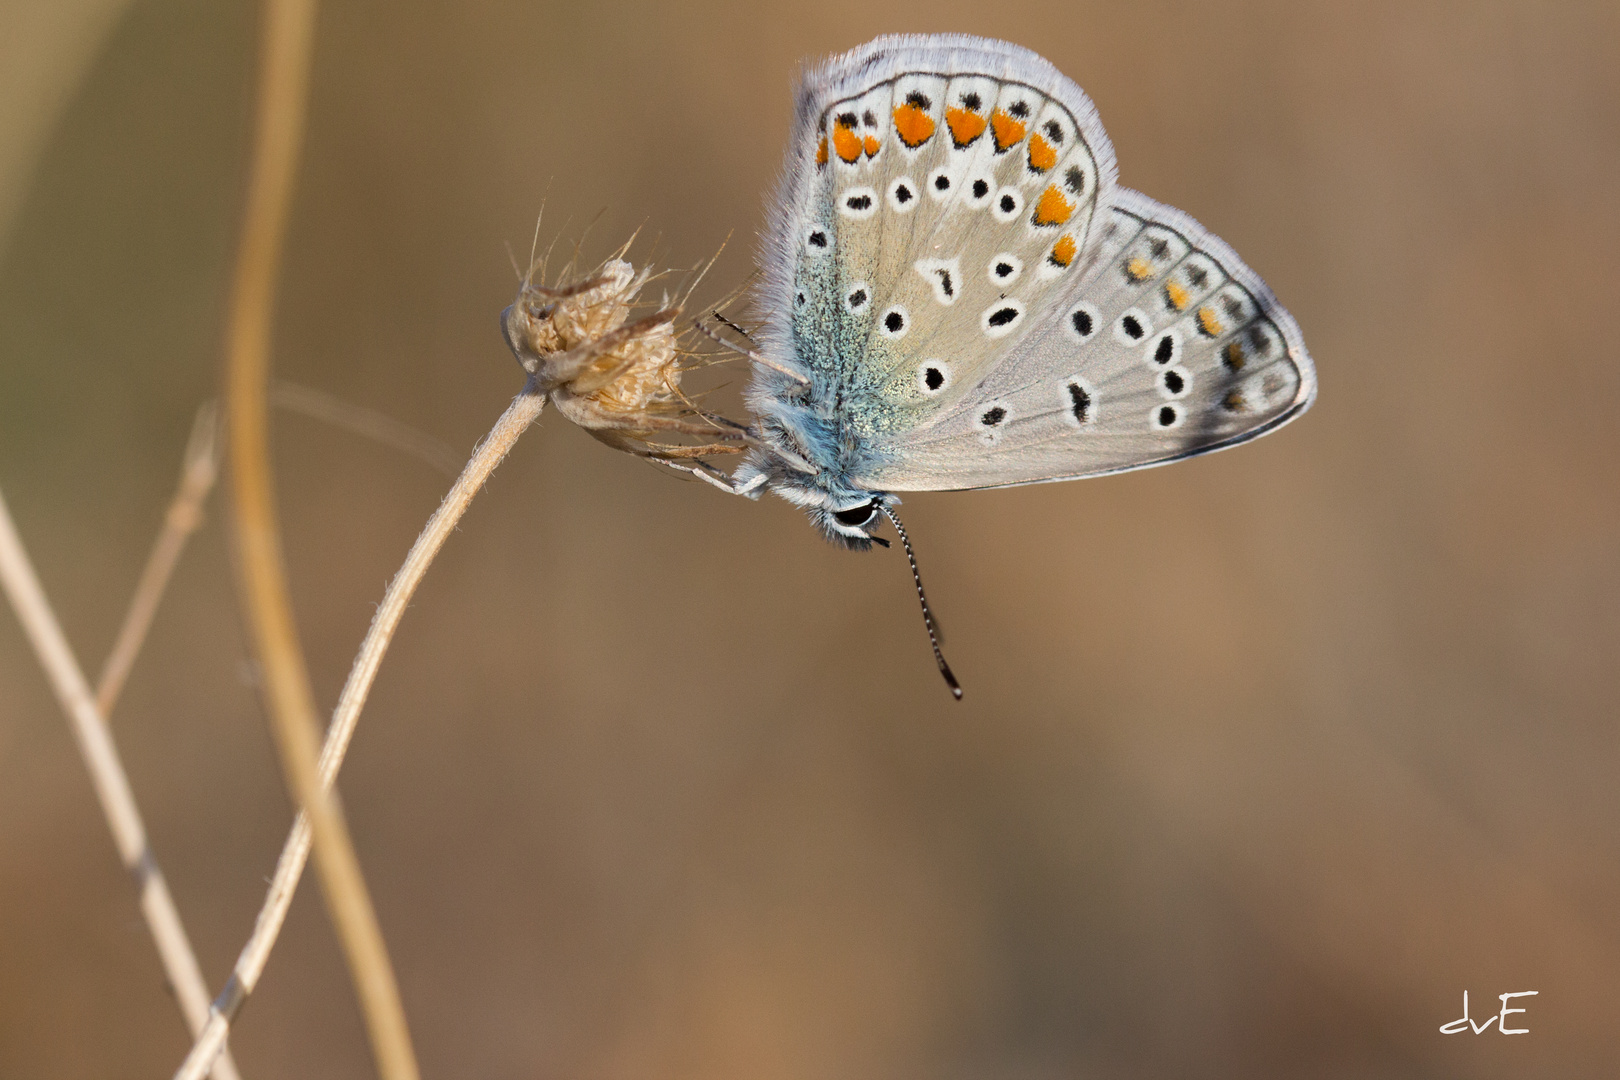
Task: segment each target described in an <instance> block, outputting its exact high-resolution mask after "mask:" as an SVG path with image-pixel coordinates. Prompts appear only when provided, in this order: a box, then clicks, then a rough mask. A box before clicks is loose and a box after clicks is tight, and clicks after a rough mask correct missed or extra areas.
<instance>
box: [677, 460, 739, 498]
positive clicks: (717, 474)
mask: <svg viewBox="0 0 1620 1080" xmlns="http://www.w3.org/2000/svg"><path fill="white" fill-rule="evenodd" d="M650 460H653V461H657V462H658V463H659V464H660V465H667V466H668V467H670V468H671V469H675V470H677V471H679V472H684V473H691V474H692V475H693V476H695V477H697V478H698V479H699V480H706V481H708V482H709V483H711V484H713V485H714V486H715V487H717V488H719V489H720V490H721V491H724V492H727V493H729V494H731V495H743V496H747V497H750V498H757V496H756V495H755V493H756V492H757V491H758V490H759V489H760V488H761V487H762V486H764V484H765V475H764V474H763V473H760V474H758V475H756V476H754V477H753V478H752V479H750V480H748V481H746V482H744V483H738V482H737V481H735V480H733V479H732V478H731V477H729V476H727V475H726V474H725V473H723V472H721V471H720V470H719V469H716V468H715V467H714V466H713V465H710V464H709V463H708V462H706V461H694V462H692V463H691V464H689V465H688V464H684V463H682V462H678V461H669V460H666V459H662V458H652V459H650Z"/></svg>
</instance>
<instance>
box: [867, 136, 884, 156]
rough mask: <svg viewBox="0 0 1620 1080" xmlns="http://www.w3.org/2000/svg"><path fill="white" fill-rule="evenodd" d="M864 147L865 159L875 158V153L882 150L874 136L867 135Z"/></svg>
mask: <svg viewBox="0 0 1620 1080" xmlns="http://www.w3.org/2000/svg"><path fill="white" fill-rule="evenodd" d="M865 145H866V156H867V157H877V152H878V151H879V150H881V149H883V144H882V143H881V142H878V138H877V136H876V135H868V136H867V137H866V139H865Z"/></svg>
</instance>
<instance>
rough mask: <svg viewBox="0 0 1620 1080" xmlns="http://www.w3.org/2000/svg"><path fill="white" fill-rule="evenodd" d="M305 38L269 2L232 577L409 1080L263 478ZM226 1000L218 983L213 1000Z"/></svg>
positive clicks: (400, 1073) (376, 1022)
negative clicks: (330, 784) (328, 765)
mask: <svg viewBox="0 0 1620 1080" xmlns="http://www.w3.org/2000/svg"><path fill="white" fill-rule="evenodd" d="M314 32H315V3H314V0H267V3H266V5H265V9H264V23H263V29H262V33H263V39H262V50H263V51H262V55H261V61H260V70H259V89H258V98H257V117H256V122H255V125H254V148H253V159H252V167H251V171H250V173H249V177H248V189H247V200H246V206H245V208H244V210H243V218H242V235H241V240H240V247H239V248H238V250H237V258H236V270H235V276H234V279H233V282H232V289H231V301H230V308H229V313H228V317H227V323H226V364H227V373H226V376H227V377H226V383H227V395H226V397H227V409H228V414H229V426H230V434H231V479H232V496H233V498H232V504H233V509H234V517H235V524H236V529H235V541H236V554H237V572H238V580H239V584H240V590H241V596H242V606H243V611H244V615H245V617H246V619H247V622H248V624H249V627H250V631H251V636H252V640H253V643H254V646H255V651H256V652H257V654H258V659H259V662H260V665H261V667H262V669H263V673H264V679H263V689H264V696H265V706H266V711H267V712H268V713H269V717H270V721H271V731H272V733H273V734H274V736H275V742H276V748H277V750H278V752H279V753H280V757H281V764H282V771H283V773H284V775H285V777H286V781H287V786H288V787H289V788H290V789H291V794H292V797H293V801H294V803H295V804H296V805H297V806H298V807H300V808H301V812H302V813H303V814H304V815H306V816H307V820H308V821H309V822H310V823H311V824H312V827H313V834H314V840H315V855H316V863H317V865H318V866H319V868H320V877H321V885H322V892H323V894H324V896H325V898H326V906H327V911H328V913H329V915H330V917H331V919H332V923H333V927H334V929H335V930H336V931H337V936H338V940H339V942H340V943H341V945H342V947H343V953H344V957H345V959H346V960H347V961H348V966H349V974H350V978H351V979H352V980H353V981H354V984H355V990H356V992H357V995H358V997H359V1000H360V1010H361V1014H362V1015H363V1016H364V1018H365V1024H366V1032H367V1034H368V1036H369V1037H370V1040H371V1049H372V1055H373V1057H374V1058H375V1060H376V1063H377V1070H378V1073H379V1074H380V1075H381V1076H382V1077H383V1080H417V1077H418V1075H419V1073H418V1070H417V1065H416V1054H415V1051H414V1049H413V1048H412V1046H411V1040H410V1032H409V1030H408V1028H407V1027H406V1024H405V1012H404V1008H403V1006H402V1005H401V1003H400V998H399V988H398V986H397V985H396V983H395V981H394V972H393V966H392V964H391V963H390V962H389V959H388V951H387V948H386V947H385V946H384V944H383V938H382V932H381V930H380V929H379V927H378V925H377V917H376V912H375V910H374V909H373V907H372V904H371V897H370V895H369V894H368V892H367V890H366V886H365V879H364V878H363V877H362V876H361V872H360V863H359V860H358V859H357V858H356V856H355V853H354V845H353V843H352V841H351V840H350V838H349V833H348V828H347V826H346V824H345V823H344V820H343V817H342V814H341V813H340V811H339V810H338V807H337V803H336V800H335V799H333V798H332V797H331V796H330V795H329V794H328V793H327V791H326V787H325V786H324V785H323V784H322V783H321V782H320V780H319V771H318V768H317V765H316V751H317V744H318V742H319V738H320V735H319V722H318V721H317V719H316V712H315V703H314V696H313V694H312V692H311V690H310V686H309V675H308V672H307V670H306V668H305V666H304V658H303V653H302V650H301V648H300V646H299V642H298V634H297V628H296V625H295V623H294V621H293V616H292V608H291V603H290V601H289V599H288V593H287V583H286V572H285V568H284V566H283V563H282V557H281V543H280V534H279V526H278V523H277V520H276V513H275V502H274V488H273V481H272V479H271V471H270V459H269V433H268V425H269V418H268V404H269V402H268V396H269V382H270V331H271V324H272V316H273V313H274V310H275V294H276V281H277V277H278V275H279V273H280V265H281V249H282V244H283V241H284V238H285V236H286V226H287V219H288V215H289V212H290V207H291V203H292V192H293V182H294V178H295V176H296V173H297V166H298V157H299V150H300V147H301V144H302V141H303V126H304V117H305V104H306V99H307V97H308V92H309V64H310V55H311V52H312V48H313V41H314ZM232 993H233V992H232V990H231V988H230V986H229V985H228V986H227V989H226V992H225V994H226V995H227V996H229V995H231V994H232ZM218 1004H219V1003H217V1002H216V1007H217V1006H218ZM238 1007H240V1001H227V1002H226V1011H228V1012H234V1010H235V1008H238ZM209 1060H210V1061H211V1060H212V1055H210V1056H209ZM202 1071H206V1069H204V1070H199V1072H198V1075H200V1074H201V1072H202Z"/></svg>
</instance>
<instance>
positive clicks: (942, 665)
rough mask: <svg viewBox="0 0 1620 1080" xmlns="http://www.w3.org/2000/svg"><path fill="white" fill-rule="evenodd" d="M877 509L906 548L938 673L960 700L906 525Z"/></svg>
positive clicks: (888, 511) (883, 508)
mask: <svg viewBox="0 0 1620 1080" xmlns="http://www.w3.org/2000/svg"><path fill="white" fill-rule="evenodd" d="M878 509H879V510H881V511H883V516H884V517H886V518H888V519H889V522H890V524H892V525H893V526H894V531H895V532H897V533H899V534H900V546H901V547H903V548H905V549H906V561H907V562H909V563H910V564H911V580H912V581H915V582H916V583H917V602H918V603H919V604H921V605H922V613H923V626H924V627H926V628H927V630H928V644H930V645H932V646H933V647H934V659H935V660H937V661H938V662H939V673H940V674H941V675H943V676H945V685H946V686H949V687H950V688H951V695H952V696H953V697H955V698H956V700H957V701H961V700H962V684H961V683H959V682H957V681H956V676H955V675H953V674H951V665H949V664H947V663H946V662H945V654H944V653H942V652H940V651H939V630H938V628H937V627H936V626H935V625H934V613H933V612H931V611H929V610H928V596H927V594H926V593H924V592H923V586H922V575H921V574H919V573H918V572H917V556H916V553H915V552H913V551H912V550H911V538H910V537H908V536H906V527H905V526H904V525H902V524H900V519H899V517H897V516H896V515H895V512H894V511H893V510H891V509H890V508H889V507H888V506H887V505H886V504H884V503H878Z"/></svg>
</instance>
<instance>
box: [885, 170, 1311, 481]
mask: <svg viewBox="0 0 1620 1080" xmlns="http://www.w3.org/2000/svg"><path fill="white" fill-rule="evenodd" d="M1082 261H1083V265H1082V266H1081V270H1082V272H1083V274H1084V277H1083V279H1082V280H1080V281H1079V282H1078V283H1077V287H1075V288H1073V289H1069V290H1065V291H1063V292H1062V293H1057V292H1054V293H1052V294H1050V298H1051V301H1052V302H1051V303H1049V304H1048V305H1047V306H1046V307H1045V308H1043V309H1042V310H1041V311H1039V312H1038V313H1034V315H1033V317H1032V318H1031V322H1032V325H1031V328H1030V330H1029V332H1028V333H1027V334H1026V335H1025V337H1024V338H1023V339H1022V340H1021V341H1020V342H1019V344H1018V347H1017V348H1016V349H1015V350H1013V351H1012V352H1010V353H1009V354H1007V355H1006V356H1005V357H1003V358H1002V359H1001V362H1000V363H999V364H997V365H996V366H995V367H994V368H993V369H992V370H990V371H988V372H986V373H984V375H983V377H982V378H981V379H980V380H979V381H978V382H977V383H975V384H974V386H973V387H972V388H971V390H970V391H969V392H967V393H965V394H963V395H962V396H960V397H959V398H958V399H957V400H956V401H955V402H954V403H953V404H952V406H951V408H949V409H948V410H945V411H942V412H941V413H939V414H938V415H937V416H936V417H935V418H933V420H932V421H931V422H929V423H926V424H923V425H919V426H918V427H916V428H913V429H911V430H909V431H906V432H902V433H899V434H898V436H897V437H895V438H894V439H892V440H890V441H886V442H883V443H880V444H877V445H875V446H874V447H873V453H871V454H870V455H868V458H867V460H868V462H869V465H868V467H867V468H866V469H865V470H864V471H863V472H862V473H860V474H859V475H858V476H857V477H856V479H857V481H858V482H859V483H861V484H863V485H866V486H869V487H871V488H873V489H877V490H898V491H906V490H913V491H914V490H943V489H956V488H979V487H998V486H1005V485H1011V484H1027V483H1037V482H1040V481H1044V480H1062V479H1072V478H1077V477H1082V476H1095V475H1100V474H1103V473H1110V472H1119V471H1123V470H1126V469H1134V468H1142V467H1145V466H1149V465H1158V464H1164V463H1166V462H1170V461H1174V460H1178V459H1180V458H1184V457H1190V456H1192V455H1195V454H1201V453H1206V452H1208V451H1211V450H1218V449H1222V448H1224V447H1227V446H1232V445H1235V444H1237V443H1240V442H1244V441H1247V440H1248V439H1251V438H1254V437H1256V436H1258V435H1261V434H1264V433H1265V432H1267V431H1271V430H1273V429H1275V428H1277V427H1279V426H1280V425H1282V424H1284V423H1286V422H1287V421H1289V420H1291V419H1292V418H1293V417H1294V416H1296V415H1298V414H1299V413H1300V412H1302V411H1304V409H1305V408H1306V407H1307V406H1308V405H1309V404H1310V401H1311V399H1312V398H1313V397H1314V395H1315V390H1316V379H1315V373H1314V370H1313V368H1312V366H1311V361H1310V358H1309V356H1308V355H1307V353H1306V351H1305V346H1304V342H1303V339H1302V338H1301V336H1300V333H1299V329H1298V327H1297V325H1296V324H1295V323H1294V320H1293V319H1292V318H1291V317H1290V316H1289V314H1288V312H1287V311H1285V310H1284V309H1283V308H1282V307H1281V306H1280V305H1279V304H1278V303H1277V302H1276V300H1275V298H1274V297H1273V296H1272V295H1271V292H1270V290H1269V289H1267V288H1266V286H1265V284H1264V282H1262V281H1261V280H1260V278H1259V277H1258V275H1256V274H1255V273H1254V272H1253V271H1252V270H1250V269H1249V268H1248V267H1247V266H1245V265H1244V264H1243V262H1242V261H1241V260H1240V259H1239V258H1238V257H1237V255H1236V254H1235V253H1234V252H1233V251H1232V250H1231V248H1229V247H1228V246H1227V245H1226V244H1224V243H1222V242H1221V241H1220V240H1219V239H1218V238H1217V237H1215V236H1213V235H1211V234H1210V233H1208V232H1207V231H1206V230H1204V229H1203V228H1202V227H1201V226H1199V225H1198V223H1197V222H1196V221H1194V220H1193V219H1192V218H1191V217H1189V216H1188V215H1186V214H1183V213H1182V212H1180V211H1178V210H1175V209H1173V208H1171V207H1167V206H1163V205H1160V204H1159V203H1156V202H1154V201H1153V200H1151V199H1149V198H1147V197H1146V196H1144V195H1141V194H1140V193H1137V192H1134V191H1129V190H1124V189H1121V190H1120V191H1119V192H1118V194H1117V196H1116V199H1115V204H1114V206H1113V207H1112V209H1111V210H1109V211H1108V214H1107V220H1106V221H1105V222H1104V223H1103V225H1102V227H1101V228H1100V229H1099V230H1098V231H1097V237H1096V243H1095V245H1094V246H1093V247H1092V248H1091V249H1089V250H1088V251H1087V252H1086V255H1085V257H1084V259H1083V260H1082Z"/></svg>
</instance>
